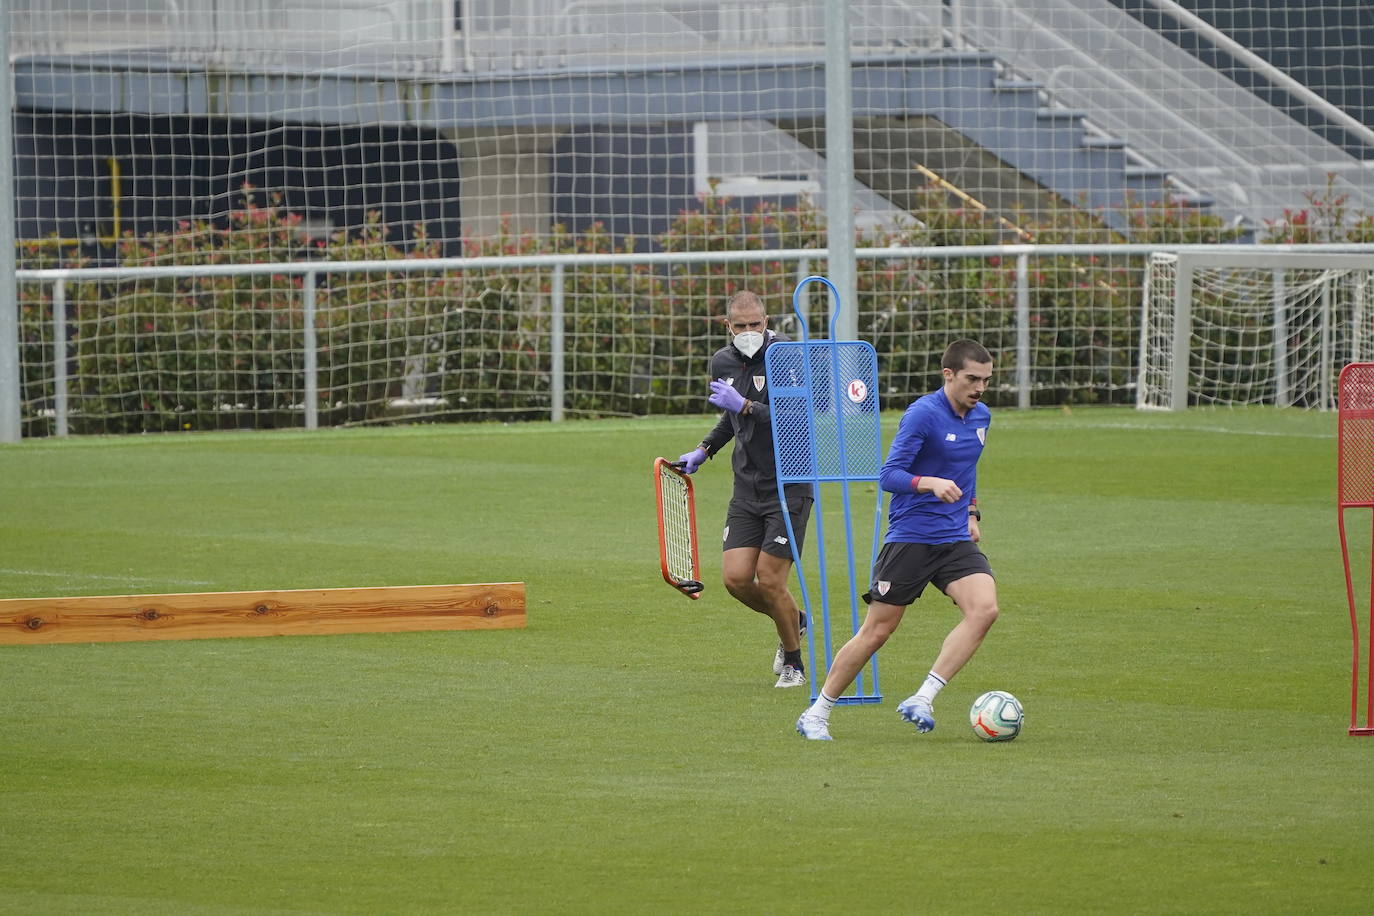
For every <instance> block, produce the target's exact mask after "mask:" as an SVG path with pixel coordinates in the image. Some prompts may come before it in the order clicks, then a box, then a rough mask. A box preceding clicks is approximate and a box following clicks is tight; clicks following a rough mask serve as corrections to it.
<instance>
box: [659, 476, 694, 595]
mask: <svg viewBox="0 0 1374 916" xmlns="http://www.w3.org/2000/svg"><path fill="white" fill-rule="evenodd" d="M654 491H655V493H656V494H657V496H658V557H659V562H660V564H661V565H662V567H663V581H664V582H667V583H668V584H669V585H671V586H672V587H673V588H675V589H677V590H678V591H679V592H681V593H682V594H684V595H686V596H687V597H688V598H691V599H692V600H694V601H695V600H696V599H697V598H700V597H701V591H702V587H703V586H702V584H701V558H700V556H699V554H698V552H697V504H696V496H695V494H694V493H693V492H692V478H691V477H688V476H687V475H686V474H684V473H682V471H681V469H680V466H679V465H678V464H675V463H674V462H671V461H669V460H668V459H667V458H656V459H654Z"/></svg>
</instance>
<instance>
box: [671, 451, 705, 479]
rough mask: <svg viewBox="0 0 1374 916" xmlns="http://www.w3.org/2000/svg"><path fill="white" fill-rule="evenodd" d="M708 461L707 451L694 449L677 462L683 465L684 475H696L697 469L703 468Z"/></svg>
mask: <svg viewBox="0 0 1374 916" xmlns="http://www.w3.org/2000/svg"><path fill="white" fill-rule="evenodd" d="M705 460H706V449H704V448H694V449H692V450H691V451H690V452H688V453H687V454H685V455H682V456H680V457H679V458H678V459H677V461H678V464H680V465H682V473H684V474H695V473H696V472H697V468H699V467H701V465H702V463H703V462H704V461H705Z"/></svg>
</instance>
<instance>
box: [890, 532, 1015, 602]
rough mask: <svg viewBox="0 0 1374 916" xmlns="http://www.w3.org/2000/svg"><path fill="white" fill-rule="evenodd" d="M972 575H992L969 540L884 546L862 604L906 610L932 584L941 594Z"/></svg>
mask: <svg viewBox="0 0 1374 916" xmlns="http://www.w3.org/2000/svg"><path fill="white" fill-rule="evenodd" d="M974 573H987V574H988V575H989V576H990V575H992V567H991V566H990V565H989V564H988V558H987V557H986V556H984V555H983V551H981V550H979V549H978V545H977V544H975V543H973V542H972V541H955V542H953V543H951V544H884V545H883V549H882V550H880V551H878V559H877V561H876V562H875V563H874V564H873V580H872V582H871V583H870V584H869V586H868V591H867V592H866V593H864V601H865V602H866V603H868V604H872V603H873V602H874V601H875V600H876V601H881V602H883V603H884V604H894V605H896V606H898V607H906V606H907V605H908V604H910V603H911V602H913V601H915V600H916V599H917V598H919V597H921V592H923V591H925V588H926V584H927V583H932V582H933V583H934V584H935V587H936V588H938V589H939V590H940V591H942V592H943V591H944V590H945V588H946V587H948V585H949V584H950V583H951V582H955V581H958V580H959V579H962V578H964V577H965V576H971V575H973V574H974Z"/></svg>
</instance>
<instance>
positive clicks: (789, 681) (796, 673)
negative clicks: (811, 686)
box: [773, 665, 806, 687]
mask: <svg viewBox="0 0 1374 916" xmlns="http://www.w3.org/2000/svg"><path fill="white" fill-rule="evenodd" d="M805 684H806V672H805V671H803V670H801V669H800V668H793V667H792V666H791V665H783V667H782V672H781V673H780V674H779V676H778V682H777V683H776V684H774V685H773V686H774V687H801V686H804V685H805Z"/></svg>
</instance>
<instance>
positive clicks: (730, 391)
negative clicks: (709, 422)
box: [706, 378, 744, 413]
mask: <svg viewBox="0 0 1374 916" xmlns="http://www.w3.org/2000/svg"><path fill="white" fill-rule="evenodd" d="M706 401H707V403H709V404H714V405H715V406H716V407H724V408H725V409H726V410H728V411H730V412H731V413H739V412H740V411H741V410H743V409H744V395H742V394H740V393H739V392H738V391H736V390H735V389H734V386H732V385H731V384H730V383H729V382H727V381H725V379H719V378H718V379H716V380H715V381H714V382H712V383H711V396H710V397H709V398H707V399H706Z"/></svg>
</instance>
